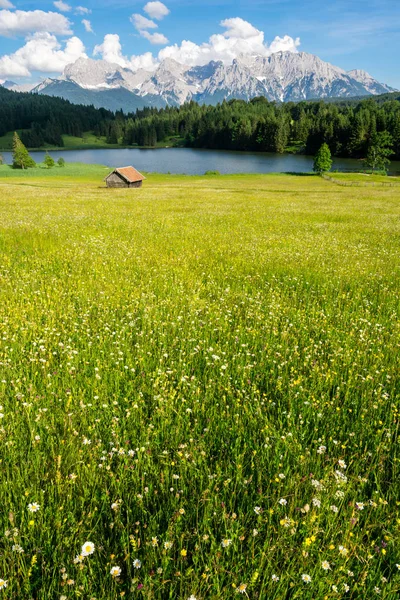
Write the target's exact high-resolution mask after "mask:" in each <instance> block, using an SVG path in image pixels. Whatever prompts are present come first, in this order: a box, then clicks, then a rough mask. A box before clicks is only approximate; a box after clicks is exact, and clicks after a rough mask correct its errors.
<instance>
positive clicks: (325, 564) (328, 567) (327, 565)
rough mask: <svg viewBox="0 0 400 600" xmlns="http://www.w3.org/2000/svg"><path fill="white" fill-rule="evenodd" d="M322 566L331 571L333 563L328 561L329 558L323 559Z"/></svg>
mask: <svg viewBox="0 0 400 600" xmlns="http://www.w3.org/2000/svg"><path fill="white" fill-rule="evenodd" d="M321 567H322V568H323V570H324V571H329V569H330V568H331V565H330V564H329V563H328V561H327V560H323V561H322V563H321Z"/></svg>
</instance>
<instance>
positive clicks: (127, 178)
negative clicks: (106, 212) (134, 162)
mask: <svg viewBox="0 0 400 600" xmlns="http://www.w3.org/2000/svg"><path fill="white" fill-rule="evenodd" d="M144 179H146V177H144V175H142V174H141V173H139V171H136V169H134V168H133V167H121V168H119V169H114V171H112V172H111V173H110V174H109V175H107V177H106V178H105V180H104V181H105V182H106V184H107V187H109V188H139V187H142V183H143V180H144Z"/></svg>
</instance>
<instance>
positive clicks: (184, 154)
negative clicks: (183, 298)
mask: <svg viewBox="0 0 400 600" xmlns="http://www.w3.org/2000/svg"><path fill="white" fill-rule="evenodd" d="M50 154H51V156H52V157H53V158H54V159H55V160H57V159H58V158H59V157H60V156H62V157H63V158H65V160H66V161H67V162H82V163H88V164H100V165H107V166H110V167H123V166H126V165H134V166H135V167H136V169H139V171H140V170H142V171H147V172H156V173H185V174H187V175H202V174H204V173H205V172H206V171H219V172H220V173H224V174H228V173H281V172H293V173H304V172H308V171H312V166H313V158H312V156H303V155H300V154H271V153H261V152H229V151H226V150H195V149H192V148H159V149H154V150H141V149H138V148H132V149H124V148H121V149H120V150H57V151H56V152H50ZM32 155H33V157H34V158H35V160H36V162H42V160H43V157H44V152H32ZM3 156H4V159H5V162H7V163H10V162H11V153H10V152H3ZM332 168H333V169H337V170H339V171H355V170H362V168H363V166H362V162H361V161H359V160H355V159H352V158H336V159H334V163H333V167H332ZM390 172H391V173H392V174H396V173H397V174H400V162H393V163H392V165H391V168H390Z"/></svg>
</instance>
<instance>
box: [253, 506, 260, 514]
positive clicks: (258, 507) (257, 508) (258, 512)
mask: <svg viewBox="0 0 400 600" xmlns="http://www.w3.org/2000/svg"><path fill="white" fill-rule="evenodd" d="M254 512H255V513H256V515H260V514H261V507H260V506H255V507H254Z"/></svg>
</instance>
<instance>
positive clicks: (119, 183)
mask: <svg viewBox="0 0 400 600" xmlns="http://www.w3.org/2000/svg"><path fill="white" fill-rule="evenodd" d="M107 187H112V188H126V187H129V184H128V183H126V181H124V180H123V179H122V177H120V176H119V175H118V174H117V173H111V174H110V175H109V176H108V177H107Z"/></svg>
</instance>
